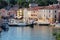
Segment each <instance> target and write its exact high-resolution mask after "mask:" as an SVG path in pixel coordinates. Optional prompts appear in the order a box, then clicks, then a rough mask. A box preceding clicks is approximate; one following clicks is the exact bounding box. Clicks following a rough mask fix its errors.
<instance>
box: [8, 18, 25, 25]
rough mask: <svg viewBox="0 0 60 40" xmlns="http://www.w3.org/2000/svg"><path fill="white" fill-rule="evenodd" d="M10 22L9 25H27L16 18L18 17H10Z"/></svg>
mask: <svg viewBox="0 0 60 40" xmlns="http://www.w3.org/2000/svg"><path fill="white" fill-rule="evenodd" d="M8 24H9V25H26V23H25V22H19V21H18V20H16V19H10V20H9V23H8Z"/></svg>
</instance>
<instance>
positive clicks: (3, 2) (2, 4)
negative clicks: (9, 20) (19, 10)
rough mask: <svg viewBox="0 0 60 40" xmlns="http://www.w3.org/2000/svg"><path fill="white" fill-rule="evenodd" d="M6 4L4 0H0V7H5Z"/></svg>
mask: <svg viewBox="0 0 60 40" xmlns="http://www.w3.org/2000/svg"><path fill="white" fill-rule="evenodd" d="M7 5H8V4H7V2H6V1H3V0H0V9H1V8H4V7H6V6H7Z"/></svg>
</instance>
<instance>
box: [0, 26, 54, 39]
mask: <svg viewBox="0 0 60 40" xmlns="http://www.w3.org/2000/svg"><path fill="white" fill-rule="evenodd" d="M50 30H51V28H50V27H48V26H34V28H31V27H10V29H9V31H8V32H2V33H1V35H0V40H54V38H53V36H52V32H51V31H50Z"/></svg>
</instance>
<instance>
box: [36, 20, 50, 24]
mask: <svg viewBox="0 0 60 40" xmlns="http://www.w3.org/2000/svg"><path fill="white" fill-rule="evenodd" d="M37 24H44V25H45V24H50V22H48V21H47V20H46V21H43V20H38V21H37Z"/></svg>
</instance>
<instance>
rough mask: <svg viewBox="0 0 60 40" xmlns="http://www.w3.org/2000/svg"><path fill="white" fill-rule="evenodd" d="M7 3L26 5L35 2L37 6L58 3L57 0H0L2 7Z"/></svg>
mask: <svg viewBox="0 0 60 40" xmlns="http://www.w3.org/2000/svg"><path fill="white" fill-rule="evenodd" d="M7 3H9V4H10V5H15V4H18V5H19V6H20V7H28V6H29V3H37V4H38V5H39V6H47V5H49V4H53V3H54V4H56V3H58V1H57V0H35V1H33V0H27V1H26V0H7V2H6V1H3V0H0V7H4V6H6V5H7ZM2 4H3V5H2Z"/></svg>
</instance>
